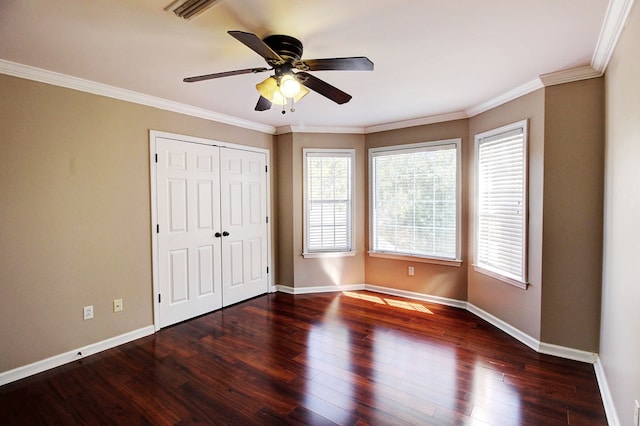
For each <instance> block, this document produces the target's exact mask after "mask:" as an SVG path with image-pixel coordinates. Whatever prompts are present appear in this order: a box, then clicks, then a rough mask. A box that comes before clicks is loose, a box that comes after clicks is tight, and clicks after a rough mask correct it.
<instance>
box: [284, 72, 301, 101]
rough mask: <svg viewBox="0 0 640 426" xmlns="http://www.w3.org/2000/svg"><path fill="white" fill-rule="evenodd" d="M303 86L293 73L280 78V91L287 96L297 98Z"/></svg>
mask: <svg viewBox="0 0 640 426" xmlns="http://www.w3.org/2000/svg"><path fill="white" fill-rule="evenodd" d="M301 87H302V86H301V85H300V83H298V80H296V79H295V78H294V77H293V76H292V75H288V74H287V75H283V76H282V78H281V79H280V93H281V94H282V96H284V97H285V98H288V99H291V98H295V97H296V96H297V95H298V93H300V88H301Z"/></svg>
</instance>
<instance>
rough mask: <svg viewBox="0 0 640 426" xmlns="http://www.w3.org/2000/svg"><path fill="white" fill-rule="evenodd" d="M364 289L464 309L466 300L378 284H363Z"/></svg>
mask: <svg viewBox="0 0 640 426" xmlns="http://www.w3.org/2000/svg"><path fill="white" fill-rule="evenodd" d="M364 289H365V290H369V291H373V292H376V293H382V294H388V295H390V296H399V297H406V298H407V299H413V300H421V301H423V302H430V303H437V304H438V305H446V306H452V307H454V308H460V309H466V307H467V302H463V301H461V300H456V299H449V298H448V297H440V296H431V295H429V294H423V293H416V292H415V291H408V290H399V289H397V288H390V287H381V286H378V285H370V284H365V286H364Z"/></svg>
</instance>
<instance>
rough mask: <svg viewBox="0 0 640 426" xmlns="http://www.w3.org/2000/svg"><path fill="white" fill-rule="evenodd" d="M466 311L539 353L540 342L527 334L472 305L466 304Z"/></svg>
mask: <svg viewBox="0 0 640 426" xmlns="http://www.w3.org/2000/svg"><path fill="white" fill-rule="evenodd" d="M467 311H469V312H471V313H472V314H474V315H475V316H477V317H479V318H482V319H483V320H485V321H486V322H488V323H489V324H491V325H494V326H496V327H498V328H499V329H500V330H502V331H504V332H505V333H507V334H508V335H509V336H511V337H513V338H515V339H517V340H519V341H520V342H522V343H524V344H525V345H527V346H529V347H530V348H531V349H533V350H534V351H536V352H540V341H539V340H537V339H535V338H533V337H531V336H529V335H528V334H527V333H525V332H523V331H521V330H519V329H517V328H515V327H514V326H512V325H511V324H509V323H507V322H504V321H503V320H501V319H500V318H498V317H496V316H494V315H491V314H490V313H489V312H487V311H484V310H482V309H480V308H478V307H477V306H475V305H474V304H472V303H468V302H467Z"/></svg>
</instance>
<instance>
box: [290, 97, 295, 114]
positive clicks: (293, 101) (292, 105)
mask: <svg viewBox="0 0 640 426" xmlns="http://www.w3.org/2000/svg"><path fill="white" fill-rule="evenodd" d="M295 103H296V100H295V99H293V98H291V109H290V110H289V111H291V112H296V109H295V108H294V107H295Z"/></svg>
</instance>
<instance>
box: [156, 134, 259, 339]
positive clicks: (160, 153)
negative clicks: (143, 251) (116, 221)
mask: <svg viewBox="0 0 640 426" xmlns="http://www.w3.org/2000/svg"><path fill="white" fill-rule="evenodd" d="M152 147H153V145H152ZM155 150H156V154H157V158H156V163H155V169H156V170H155V173H156V176H155V184H156V185H155V186H156V188H155V196H156V211H157V214H156V217H157V224H156V230H155V231H156V232H157V239H156V241H157V278H156V279H157V281H158V285H157V288H158V290H159V293H158V294H157V295H156V300H155V302H156V308H157V309H158V321H159V326H160V327H165V326H168V325H171V324H175V323H177V322H180V321H184V320H186V319H189V318H193V317H195V316H198V315H201V314H204V313H207V312H211V311H214V310H216V309H219V308H221V307H224V306H228V305H230V304H233V303H237V302H240V301H242V300H245V299H248V298H251V297H254V296H258V295H260V294H264V293H266V292H267V291H268V278H267V277H268V275H267V274H268V269H267V267H268V254H267V253H268V241H267V240H268V228H267V227H268V224H267V221H268V219H267V206H268V200H267V172H266V167H265V166H266V154H264V153H262V152H254V151H247V150H242V149H235V148H225V147H217V146H211V145H203V144H198V143H191V142H185V141H179V140H174V139H165V138H160V137H156V138H155ZM152 192H153V191H152Z"/></svg>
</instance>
